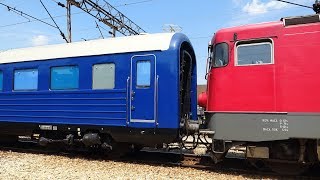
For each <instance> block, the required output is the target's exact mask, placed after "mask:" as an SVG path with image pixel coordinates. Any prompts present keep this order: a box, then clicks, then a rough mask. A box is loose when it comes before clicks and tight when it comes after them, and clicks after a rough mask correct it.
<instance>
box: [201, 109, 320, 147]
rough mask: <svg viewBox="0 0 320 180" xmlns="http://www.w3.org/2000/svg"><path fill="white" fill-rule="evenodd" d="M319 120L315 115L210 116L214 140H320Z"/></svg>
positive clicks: (248, 114) (215, 114)
mask: <svg viewBox="0 0 320 180" xmlns="http://www.w3.org/2000/svg"><path fill="white" fill-rule="evenodd" d="M319 118H320V114H314V113H207V119H208V120H209V129H210V130H213V131H215V134H214V139H219V140H232V141H251V142H258V141H274V140H286V139H290V138H306V139H319V138H320V131H319V127H320V121H319Z"/></svg>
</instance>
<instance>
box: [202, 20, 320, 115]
mask: <svg viewBox="0 0 320 180" xmlns="http://www.w3.org/2000/svg"><path fill="white" fill-rule="evenodd" d="M234 33H237V41H241V40H250V39H272V41H273V46H274V64H269V65H253V66H235V56H234V53H235V48H236V46H235V42H234ZM222 42H226V43H228V45H229V64H228V65H227V66H225V67H219V68H212V69H211V70H210V72H209V75H208V83H207V84H208V86H207V96H208V97H207V104H206V106H207V109H206V110H207V111H209V112H320V55H319V52H320V23H310V24H304V25H293V26H288V27H284V24H283V22H282V21H279V22H271V23H263V24H255V25H247V26H241V27H234V28H227V29H223V30H220V31H218V32H217V33H216V34H215V36H214V38H213V39H212V43H213V44H218V43H222Z"/></svg>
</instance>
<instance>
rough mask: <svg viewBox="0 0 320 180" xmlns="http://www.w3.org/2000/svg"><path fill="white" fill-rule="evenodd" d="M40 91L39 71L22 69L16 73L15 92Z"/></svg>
mask: <svg viewBox="0 0 320 180" xmlns="http://www.w3.org/2000/svg"><path fill="white" fill-rule="evenodd" d="M37 89H38V70H37V69H22V70H15V71H14V90H16V91H23V90H27V91H28V90H37Z"/></svg>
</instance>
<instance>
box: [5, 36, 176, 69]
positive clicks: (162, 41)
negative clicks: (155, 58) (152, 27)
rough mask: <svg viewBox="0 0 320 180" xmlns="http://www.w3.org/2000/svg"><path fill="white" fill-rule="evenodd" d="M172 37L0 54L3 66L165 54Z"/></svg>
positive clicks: (103, 41)
mask: <svg viewBox="0 0 320 180" xmlns="http://www.w3.org/2000/svg"><path fill="white" fill-rule="evenodd" d="M173 35H174V33H158V34H145V35H135V36H125V37H117V38H109V39H100V40H91V41H82V42H73V43H68V44H67V43H65V44H56V45H46V46H38V47H30V48H22V49H12V50H6V51H0V64H4V63H14V62H26V61H37V60H49V59H59V58H67V57H83V56H95V55H105V54H119V53H129V52H142V51H157V50H158V51H159V50H160V51H165V50H168V49H169V47H170V43H171V39H172V37H173ZM81 60H86V59H81Z"/></svg>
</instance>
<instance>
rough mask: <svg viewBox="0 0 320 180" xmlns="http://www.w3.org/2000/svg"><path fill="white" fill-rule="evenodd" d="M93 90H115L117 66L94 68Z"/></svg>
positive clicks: (106, 65)
mask: <svg viewBox="0 0 320 180" xmlns="http://www.w3.org/2000/svg"><path fill="white" fill-rule="evenodd" d="M92 77H93V82H92V89H114V87H115V64H114V63H105V64H95V65H93V67H92Z"/></svg>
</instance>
